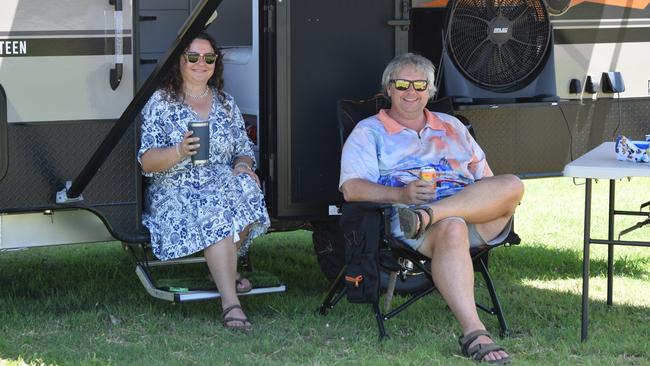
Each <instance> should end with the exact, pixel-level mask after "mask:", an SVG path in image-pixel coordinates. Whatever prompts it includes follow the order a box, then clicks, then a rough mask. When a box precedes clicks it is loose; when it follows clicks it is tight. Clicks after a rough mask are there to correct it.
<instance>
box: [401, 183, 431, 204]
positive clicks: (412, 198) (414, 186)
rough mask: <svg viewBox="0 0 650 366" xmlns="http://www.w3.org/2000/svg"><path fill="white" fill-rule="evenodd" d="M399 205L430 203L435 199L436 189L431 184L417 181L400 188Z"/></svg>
mask: <svg viewBox="0 0 650 366" xmlns="http://www.w3.org/2000/svg"><path fill="white" fill-rule="evenodd" d="M400 193H401V195H400V196H401V199H400V201H401V203H404V204H407V205H411V204H416V205H421V204H424V203H428V202H431V201H432V200H433V199H434V198H436V188H435V186H434V185H433V183H432V182H425V181H422V180H419V179H416V180H414V181H413V182H411V183H409V184H407V185H405V186H404V187H402V191H401V192H400Z"/></svg>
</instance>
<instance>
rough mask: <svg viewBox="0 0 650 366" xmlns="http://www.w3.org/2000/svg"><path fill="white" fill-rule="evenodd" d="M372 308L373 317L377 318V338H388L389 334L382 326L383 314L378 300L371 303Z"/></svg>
mask: <svg viewBox="0 0 650 366" xmlns="http://www.w3.org/2000/svg"><path fill="white" fill-rule="evenodd" d="M372 308H373V310H375V319H377V328H379V340H380V341H383V340H385V339H389V338H390V336H389V335H388V333H386V328H385V327H384V314H383V313H382V312H381V309H380V308H379V301H375V302H374V303H373V304H372Z"/></svg>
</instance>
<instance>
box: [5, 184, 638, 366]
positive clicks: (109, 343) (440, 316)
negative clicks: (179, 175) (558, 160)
mask: <svg viewBox="0 0 650 366" xmlns="http://www.w3.org/2000/svg"><path fill="white" fill-rule="evenodd" d="M576 183H578V184H582V183H583V181H578V182H576ZM525 185H526V196H525V197H524V201H523V203H522V205H521V207H520V208H519V210H518V214H517V217H516V230H517V232H518V233H519V235H520V236H521V237H522V243H521V245H519V246H512V247H508V248H500V249H497V250H495V251H493V252H492V255H491V258H490V266H491V272H492V275H493V279H494V281H495V284H496V286H497V290H498V292H499V294H500V296H501V301H502V303H503V306H504V310H505V313H506V318H507V320H508V322H509V325H510V327H511V329H512V331H513V334H512V336H511V337H508V338H505V339H502V340H499V343H501V344H502V345H504V346H505V347H506V348H507V349H508V350H509V352H510V353H511V354H512V355H513V356H514V359H515V364H516V365H528V364H531V365H576V364H577V365H643V364H650V351H649V350H648V347H647V340H648V339H650V327H648V324H650V248H633V247H617V248H616V260H615V278H614V306H612V307H610V306H607V305H606V304H605V289H606V279H605V274H606V248H605V247H596V246H594V247H593V248H592V262H591V276H592V279H591V287H590V289H591V292H590V297H591V302H590V320H591V323H590V329H589V330H590V333H589V335H590V338H589V340H588V342H586V343H581V342H580V301H581V296H580V294H581V284H582V280H581V271H582V215H583V207H584V206H583V205H584V186H583V185H576V184H574V182H572V181H571V180H570V179H566V178H548V179H536V180H527V181H525ZM617 191H618V203H619V206H620V208H621V209H629V210H638V206H639V204H640V203H642V202H644V201H646V200H648V199H650V197H649V196H648V194H647V193H648V192H649V191H650V182H648V181H647V180H641V179H637V180H632V181H631V182H628V181H622V182H621V183H619V184H618V185H617ZM606 197H607V182H604V181H601V182H599V183H598V184H596V185H594V203H595V204H594V208H593V210H594V212H595V213H598V215H597V216H596V217H595V218H594V221H593V223H594V225H595V231H596V232H597V233H599V236H600V237H604V236H605V228H606V222H605V220H606V217H605V215H603V213H604V212H605V209H606ZM639 220H640V218H638V217H636V218H629V219H620V220H618V221H617V230H621V229H623V228H625V227H627V226H630V225H632V224H634V223H635V222H636V221H639ZM649 238H650V228H643V229H639V230H637V231H635V232H633V233H630V234H627V235H626V236H624V239H629V240H635V239H637V240H638V239H641V240H648V239H649ZM252 260H253V264H254V265H255V266H256V267H257V268H258V269H260V270H264V271H268V272H272V273H275V274H276V275H277V276H278V277H280V279H281V280H282V281H283V282H284V283H286V284H287V287H288V291H287V292H286V293H284V294H275V295H262V296H257V297H243V298H242V303H243V306H244V308H245V309H246V310H247V313H248V314H249V316H250V317H251V319H252V320H253V322H254V330H253V331H252V332H250V333H240V332H232V331H228V330H225V329H224V328H223V327H222V326H221V324H220V322H219V313H220V311H219V310H220V307H219V304H218V303H217V302H216V301H203V302H193V303H183V304H176V305H174V304H171V303H167V302H164V301H161V300H157V299H154V298H151V297H149V296H148V295H147V294H146V293H145V291H144V289H143V288H142V287H141V286H140V284H139V282H138V279H137V277H136V275H135V273H134V263H133V260H132V258H131V257H130V255H129V253H127V252H125V251H124V250H123V248H122V246H121V244H119V243H104V244H88V245H72V246H65V247H56V248H39V249H32V250H28V251H18V252H3V253H0V309H1V311H0V366H5V365H12V366H13V365H23V364H29V365H251V364H255V365H257V364H261V365H348V364H354V365H357V364H362V365H365V364H367V365H394V364H403V365H422V364H428V365H450V364H454V365H455V364H460V365H463V364H465V365H472V364H473V363H472V362H470V361H467V360H465V359H464V358H462V357H461V356H459V355H458V346H457V337H458V335H459V327H458V325H457V324H456V322H455V320H454V319H453V317H452V315H451V313H450V312H449V310H448V309H447V308H446V306H445V304H444V302H443V301H442V300H441V298H440V296H439V295H437V294H434V295H431V296H429V297H427V298H426V299H424V300H421V301H420V302H418V303H417V304H415V305H414V306H412V307H411V308H409V309H408V310H406V311H405V312H403V313H402V314H400V315H399V316H397V317H396V318H394V319H391V320H390V321H388V322H387V323H386V325H387V330H388V332H389V333H390V334H391V339H389V340H387V341H385V342H378V341H377V330H376V324H375V321H374V318H373V316H372V313H371V309H370V308H369V307H368V306H367V305H355V304H349V303H348V302H347V301H345V300H344V301H342V302H341V303H340V304H339V305H338V306H337V307H336V308H334V309H333V311H331V312H330V313H329V314H328V315H327V316H319V315H317V314H315V312H314V310H315V309H316V308H317V307H318V305H319V303H320V301H321V299H322V297H323V295H324V294H325V292H326V289H327V286H328V282H327V280H326V279H324V277H323V276H322V275H321V274H320V272H319V268H318V264H317V263H316V258H315V256H314V254H313V249H312V246H311V233H310V232H307V231H295V232H288V233H274V234H270V235H267V236H265V237H263V238H260V239H258V240H257V241H256V242H255V243H254V245H253V247H252ZM477 294H478V296H479V298H481V299H485V298H486V291H485V289H484V288H483V287H482V281H477ZM400 300H401V299H398V301H400ZM481 317H482V318H483V319H484V321H485V323H486V325H487V327H488V329H489V330H491V331H492V332H493V333H498V323H497V321H496V319H495V318H494V317H491V316H489V315H486V314H485V313H481Z"/></svg>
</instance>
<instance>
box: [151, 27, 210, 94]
mask: <svg viewBox="0 0 650 366" xmlns="http://www.w3.org/2000/svg"><path fill="white" fill-rule="evenodd" d="M196 39H204V40H206V41H208V42H210V46H212V49H213V50H214V53H215V54H216V55H217V60H216V61H215V63H214V74H212V77H211V78H210V80H208V86H211V87H214V88H216V89H217V93H219V96H220V97H223V94H222V90H223V55H222V54H221V51H219V48H218V47H217V43H216V42H215V41H214V38H212V36H210V35H209V34H207V33H205V32H201V33H199V35H197V36H196V38H194V39H193V40H192V41H191V42H190V44H191V43H192V42H194V40H196ZM190 44H188V45H187V47H186V48H185V51H184V52H186V51H187V49H188V48H189V47H190ZM181 57H184V56H181ZM162 89H163V90H164V91H165V92H166V94H167V95H168V96H169V97H170V98H171V99H173V100H177V101H182V100H183V98H184V97H183V77H182V76H181V69H180V60H179V61H178V62H175V63H174V64H173V65H172V68H171V70H169V73H168V74H167V76H166V77H165V78H164V79H163V82H162Z"/></svg>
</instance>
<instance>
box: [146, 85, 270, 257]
mask: <svg viewBox="0 0 650 366" xmlns="http://www.w3.org/2000/svg"><path fill="white" fill-rule="evenodd" d="M212 95H213V100H212V109H211V111H210V115H209V117H208V119H209V126H210V158H209V162H208V163H206V164H204V165H200V166H195V165H193V164H192V162H191V159H190V158H189V157H188V158H186V159H185V160H183V161H182V162H180V163H178V164H176V165H174V166H172V167H171V168H169V169H168V170H166V171H163V172H157V173H143V174H144V175H145V176H146V177H148V182H147V183H148V184H147V187H146V193H145V206H144V212H143V215H142V223H143V224H144V226H146V227H147V228H149V231H150V232H151V244H152V247H153V253H154V255H155V256H156V257H158V258H159V259H161V260H166V259H172V258H179V257H183V256H187V255H190V254H192V253H195V252H198V251H201V250H203V249H205V248H207V247H208V246H210V245H212V244H214V243H216V242H218V241H220V240H222V239H224V238H226V237H229V236H232V237H233V238H234V240H235V241H239V235H238V233H240V232H241V231H242V230H243V229H244V228H245V227H246V226H248V225H249V224H252V226H251V231H250V234H249V236H248V239H247V240H246V242H245V243H244V244H243V245H242V249H241V250H240V254H243V253H244V252H245V251H246V250H247V248H248V245H249V244H250V242H251V240H252V239H254V238H255V237H257V236H259V235H261V234H263V233H264V232H266V230H267V228H268V227H269V225H270V220H269V216H268V213H267V211H266V205H265V203H264V195H263V193H262V191H261V190H260V188H259V187H258V186H257V183H256V182H255V181H254V180H253V179H252V178H251V177H250V176H248V175H246V174H240V175H236V176H235V175H233V174H232V164H233V160H234V159H235V158H236V157H238V156H247V157H250V158H251V159H253V162H254V164H255V155H254V152H253V144H252V142H251V141H250V140H249V139H248V136H247V135H246V132H245V129H244V120H243V118H242V115H241V112H240V111H239V108H238V107H237V105H236V104H235V102H234V100H233V98H232V97H231V96H230V95H228V94H225V93H224V94H223V97H220V96H219V95H218V93H217V91H216V90H215V89H213V90H212ZM198 120H200V117H199V116H198V115H197V114H196V113H195V112H194V111H193V110H192V109H191V108H190V107H189V106H188V105H186V104H185V103H180V102H177V101H173V100H171V99H170V98H168V97H167V96H166V93H165V92H163V91H160V90H158V91H156V92H155V93H154V94H153V96H152V97H151V99H150V100H149V102H148V103H147V105H146V106H145V107H144V109H143V110H142V131H141V144H140V150H139V152H138V161H140V159H141V157H142V155H143V154H144V153H145V152H146V151H147V150H149V149H151V148H160V147H170V146H174V145H176V144H178V143H179V142H180V141H181V140H182V138H183V134H184V133H185V132H186V131H187V125H188V122H191V121H198Z"/></svg>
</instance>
